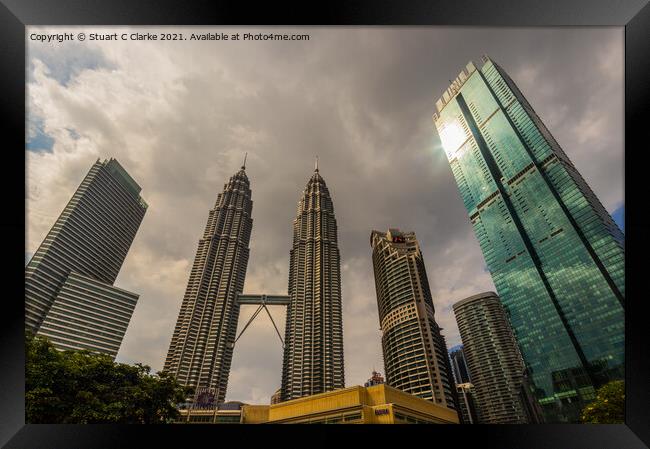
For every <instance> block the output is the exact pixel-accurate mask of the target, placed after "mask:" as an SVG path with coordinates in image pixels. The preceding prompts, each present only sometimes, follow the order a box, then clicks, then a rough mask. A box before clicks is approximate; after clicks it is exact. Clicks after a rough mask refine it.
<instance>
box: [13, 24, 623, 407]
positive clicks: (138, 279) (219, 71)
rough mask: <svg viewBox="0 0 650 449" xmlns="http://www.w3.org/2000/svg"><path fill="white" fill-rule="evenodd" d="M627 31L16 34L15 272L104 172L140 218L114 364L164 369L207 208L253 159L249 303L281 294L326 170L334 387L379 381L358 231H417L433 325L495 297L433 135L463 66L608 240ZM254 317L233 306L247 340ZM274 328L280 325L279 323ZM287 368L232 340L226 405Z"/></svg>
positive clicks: (368, 276)
mask: <svg viewBox="0 0 650 449" xmlns="http://www.w3.org/2000/svg"><path fill="white" fill-rule="evenodd" d="M65 31H67V32H73V33H75V34H76V33H78V32H81V31H83V32H85V33H86V34H87V35H88V34H89V33H92V32H103V33H112V32H117V33H118V34H119V33H122V32H129V33H130V32H133V31H141V32H146V31H149V32H152V31H156V32H162V31H164V32H183V33H185V34H186V36H189V34H190V33H192V32H194V33H198V32H207V31H212V32H215V31H225V32H228V33H235V32H240V33H243V32H246V31H249V32H254V33H257V32H261V31H274V32H287V33H292V32H296V33H307V34H309V35H310V37H311V39H310V40H309V41H300V42H296V41H294V42H278V41H276V42H272V41H266V42H246V41H240V42H234V41H229V42H224V41H216V42H215V41H208V42H196V41H193V42H190V41H183V42H160V41H158V42H132V41H127V42H121V41H117V42H113V41H109V42H99V43H98V42H90V41H88V40H86V41H85V42H83V43H80V42H78V41H74V42H64V43H49V44H48V43H41V42H37V41H30V40H29V35H30V34H31V33H34V32H38V33H43V32H65ZM623 37H624V35H623V28H559V27H557V28H548V29H545V28H538V29H517V28H503V29H501V28H451V27H395V28H385V27H362V28H340V27H329V28H325V27H321V28H306V27H305V28H232V27H228V28H218V29H217V28H211V29H201V28H191V29H190V28H185V29H180V28H178V29H177V28H169V27H167V28H137V29H135V28H126V29H123V28H105V27H96V28H88V27H65V28H63V27H60V28H41V27H28V29H27V38H28V45H27V50H28V62H27V64H28V65H27V76H28V86H27V100H28V115H27V118H26V120H27V126H28V135H27V152H26V155H27V156H26V158H27V173H26V179H27V190H26V191H27V198H26V200H27V230H26V231H27V236H26V252H27V253H26V259H27V258H29V257H30V256H31V254H32V253H33V252H34V251H35V250H36V249H37V248H38V245H39V244H40V242H41V241H42V239H43V238H44V237H45V235H46V234H47V232H48V230H49V229H50V227H51V226H52V225H53V223H54V221H55V220H56V218H57V217H58V215H59V214H60V212H61V211H62V209H63V208H64V207H65V204H66V203H67V201H68V200H69V199H70V197H71V196H72V194H73V193H74V191H75V189H76V188H77V186H78V185H79V183H80V182H81V180H82V179H83V177H84V176H85V175H86V173H87V171H88V169H89V168H90V166H91V165H92V164H93V163H94V162H95V160H96V159H97V158H102V159H104V158H110V157H114V158H116V159H118V161H119V162H120V163H121V164H122V165H123V166H124V167H125V168H126V170H127V171H128V172H129V173H130V174H131V175H132V176H133V178H134V179H135V180H136V181H137V182H138V183H139V184H140V186H142V193H141V194H142V197H143V198H144V199H145V200H146V201H147V203H148V204H149V209H148V211H147V213H146V215H145V218H144V220H143V222H142V225H141V226H140V229H139V231H138V234H137V236H136V238H135V240H134V242H133V245H132V246H131V250H130V252H129V254H128V256H127V258H126V260H125V263H124V265H123V267H122V270H121V272H120V275H119V277H118V278H117V281H116V284H115V285H116V286H118V287H120V288H124V289H127V290H130V291H133V292H135V293H138V294H139V295H140V299H139V301H138V304H137V306H136V309H135V312H134V314H133V318H132V320H131V323H130V325H129V328H128V330H127V333H126V336H125V338H124V341H123V343H122V347H121V349H120V352H119V354H118V357H117V360H118V361H121V362H125V363H135V362H142V363H146V364H148V365H150V366H151V367H152V368H153V369H154V370H156V371H157V370H160V369H162V366H163V361H164V357H165V355H166V352H167V349H168V345H169V341H170V339H171V335H172V331H173V327H174V324H175V322H176V318H177V314H178V311H179V309H180V304H181V300H182V298H183V294H184V291H185V287H186V284H187V280H188V277H189V271H190V268H191V264H192V262H193V259H194V255H195V251H196V249H197V244H198V239H199V238H200V236H201V235H202V233H203V228H204V226H205V223H206V220H207V217H208V210H209V209H211V208H212V207H213V206H214V202H215V200H216V196H217V194H218V193H219V192H220V191H221V190H222V189H223V185H224V183H225V182H226V181H227V179H228V177H230V176H231V175H232V174H234V173H235V172H236V171H237V170H238V169H239V166H240V165H241V162H242V158H243V156H244V153H245V152H248V162H247V170H246V171H247V173H248V176H249V179H250V181H251V188H252V192H253V220H254V221H253V232H252V237H251V242H250V248H251V253H250V261H249V263H248V271H247V276H246V283H245V287H244V291H245V292H247V293H269V294H273V293H275V294H286V291H287V279H288V263H289V249H290V245H291V239H292V225H291V224H292V220H293V218H294V216H295V212H296V203H297V201H298V199H299V197H300V194H301V192H302V190H303V188H304V187H305V185H306V183H307V180H308V179H309V177H310V176H311V173H312V171H313V165H314V158H315V156H316V155H318V156H319V160H320V162H319V168H320V173H321V175H322V176H323V178H324V179H325V181H326V183H327V185H328V188H329V190H330V193H331V194H332V197H333V201H334V209H335V213H336V218H337V222H338V231H339V248H340V252H341V270H342V299H343V311H344V313H343V330H344V332H343V333H344V343H345V345H344V348H345V375H346V385H348V386H351V385H359V384H363V382H365V380H366V379H367V378H368V377H369V376H370V372H371V371H372V370H373V369H377V370H379V371H381V372H383V361H382V356H381V340H380V331H379V319H378V315H377V305H376V304H377V303H376V296H375V287H374V279H373V274H372V264H371V258H370V255H371V249H370V244H369V239H370V232H371V230H373V229H377V230H381V231H385V230H386V229H387V228H388V227H397V228H401V229H403V230H405V231H415V233H416V234H417V237H418V239H419V240H420V243H421V245H422V248H423V253H424V258H425V263H426V268H427V272H428V276H429V282H430V284H431V288H432V292H433V295H434V297H433V302H434V306H435V308H436V320H437V321H438V323H439V324H440V325H441V326H442V327H443V329H444V330H443V334H444V336H445V338H446V339H447V345H448V347H451V346H454V345H456V344H458V343H460V337H459V335H458V329H457V326H456V323H455V319H454V316H453V311H452V310H451V306H452V304H454V303H455V302H457V301H459V300H461V299H463V298H465V297H467V296H470V295H473V294H476V293H480V292H482V291H486V290H493V289H494V286H493V283H492V280H491V278H490V275H489V273H488V272H487V271H486V268H485V262H484V260H483V256H482V254H481V251H480V248H479V245H478V242H477V240H476V238H475V237H474V234H473V232H472V228H471V225H470V222H469V219H468V217H467V213H466V211H465V209H464V207H463V204H462V201H461V198H460V194H459V192H458V188H457V187H456V184H455V182H454V179H453V176H452V173H451V170H450V168H449V164H448V163H447V160H446V157H445V155H444V152H443V150H442V148H441V147H440V141H439V139H438V136H437V133H436V132H435V130H434V126H433V123H432V120H431V115H432V113H433V112H434V108H435V101H436V100H437V99H438V98H439V97H440V96H441V95H442V93H443V91H444V90H445V89H446V88H447V86H448V84H449V80H453V79H454V78H455V77H456V76H457V75H458V73H459V72H460V70H461V69H462V68H463V67H464V66H465V65H466V64H467V62H468V61H470V60H474V61H475V62H477V63H479V62H480V57H481V55H482V54H488V55H489V56H490V57H492V59H494V60H495V61H496V62H497V63H498V64H500V65H501V66H502V67H503V68H504V69H505V70H506V71H507V72H508V73H509V74H510V76H511V77H512V78H513V80H514V81H515V82H516V83H517V84H518V85H519V87H520V88H521V90H522V91H523V93H524V95H525V96H526V97H527V98H528V100H529V101H530V103H531V104H532V106H533V107H534V108H535V110H536V111H537V113H538V114H539V115H540V116H541V118H542V120H543V121H544V122H545V123H546V125H547V126H548V127H549V129H550V131H551V132H552V133H553V135H554V136H555V137H556V139H557V140H558V142H559V143H560V145H561V146H562V147H563V148H564V150H565V151H566V153H567V155H568V156H569V157H570V158H571V160H572V161H573V162H574V164H575V165H576V167H577V168H578V170H579V171H580V172H581V173H582V175H583V176H584V178H585V179H586V180H587V182H588V183H589V184H590V186H591V187H592V189H593V190H594V191H595V193H596V195H597V196H598V197H599V198H600V200H601V202H602V203H603V204H604V206H605V208H606V209H607V210H608V211H610V213H613V214H614V215H615V217H616V218H617V220H618V222H619V223H621V221H622V219H621V217H622V212H623V210H624V201H623V198H624V196H623V183H624V177H623ZM254 310H255V306H245V307H243V308H242V313H241V315H240V320H239V328H240V329H241V328H242V327H243V325H244V324H245V322H246V321H247V320H248V318H249V317H250V315H251V314H252V313H253V312H254ZM272 313H273V316H274V318H275V319H276V322H277V323H278V324H279V326H280V329H283V328H284V318H285V310H284V307H276V308H275V309H274V310H273V311H272ZM281 366H282V351H281V347H280V342H279V340H278V338H277V336H276V335H275V331H274V330H273V326H272V324H271V322H270V320H269V319H268V316H266V315H265V314H260V315H259V316H258V317H257V318H256V320H255V322H254V324H253V325H251V327H249V328H248V329H247V331H246V333H245V334H244V335H243V337H242V338H241V339H240V340H239V341H238V342H237V346H236V348H235V354H234V357H233V365H232V370H231V374H230V381H229V384H228V393H227V400H241V401H244V402H249V403H268V401H269V398H270V396H271V395H272V394H273V393H274V391H275V390H276V389H277V388H279V386H280V377H281Z"/></svg>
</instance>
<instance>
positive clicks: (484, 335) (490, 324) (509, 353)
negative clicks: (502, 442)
mask: <svg viewBox="0 0 650 449" xmlns="http://www.w3.org/2000/svg"><path fill="white" fill-rule="evenodd" d="M453 308H454V314H455V315H456V321H457V322H458V330H459V331H460V338H461V340H462V341H463V350H464V352H465V358H466V360H467V367H468V368H469V375H470V377H471V378H472V384H473V385H474V396H475V400H476V408H477V412H478V418H479V421H480V422H481V424H523V423H526V422H527V418H526V414H525V410H524V408H523V405H522V403H521V400H520V390H521V386H522V380H523V378H522V377H523V373H524V362H523V360H522V359H521V354H520V353H519V349H518V348H517V342H516V341H515V337H514V335H513V333H512V329H511V328H510V324H509V323H508V318H507V317H506V314H505V311H504V310H503V307H502V306H501V302H500V301H499V297H498V296H497V295H496V294H494V293H492V292H486V293H481V294H478V295H474V296H470V297H469V298H466V299H463V300H462V301H459V302H457V303H456V304H454V306H453Z"/></svg>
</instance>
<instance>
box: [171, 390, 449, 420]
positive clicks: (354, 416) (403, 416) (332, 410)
mask: <svg viewBox="0 0 650 449" xmlns="http://www.w3.org/2000/svg"><path fill="white" fill-rule="evenodd" d="M180 413H181V417H180V419H179V422H183V423H203V424H208V423H212V424H220V423H223V424H225V423H233V424H234V423H241V424H458V414H457V413H456V411H455V410H451V409H448V408H446V407H442V406H440V405H438V404H434V403H432V402H431V401H426V400H424V399H420V398H418V397H416V396H413V395H410V394H407V393H404V392H402V391H399V390H396V389H395V388H391V387H389V386H388V385H385V384H381V385H374V386H371V387H365V388H364V387H360V386H354V387H348V388H342V389H339V390H334V391H328V392H326V393H320V394H316V395H313V396H303V397H302V398H298V399H293V400H291V401H287V402H282V403H279V404H272V405H249V404H241V403H233V405H232V406H230V407H226V406H225V405H221V406H219V407H218V408H214V409H212V410H197V409H192V408H186V409H182V410H180Z"/></svg>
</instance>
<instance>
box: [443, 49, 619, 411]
mask: <svg viewBox="0 0 650 449" xmlns="http://www.w3.org/2000/svg"><path fill="white" fill-rule="evenodd" d="M436 107H437V113H435V114H434V116H433V120H434V123H435V127H436V129H437V131H438V133H439V135H440V139H441V142H442V146H443V148H444V151H445V153H446V155H447V158H448V160H449V164H450V166H451V170H452V173H453V175H454V177H455V179H456V182H457V184H458V188H459V190H460V194H461V197H462V200H463V202H464V204H465V208H466V209H467V212H468V215H469V219H470V221H471V223H472V226H473V227H474V232H475V234H476V237H477V239H478V241H479V243H480V245H481V249H482V251H483V255H484V257H485V261H486V264H487V267H488V269H489V271H490V273H491V275H492V279H493V281H494V285H495V286H496V289H497V291H498V292H499V295H500V296H501V300H502V301H503V304H504V306H505V308H506V310H507V312H508V314H509V317H510V321H511V323H512V326H513V328H514V331H515V334H516V337H517V340H518V343H519V346H520V348H521V352H522V354H523V357H524V360H525V362H526V365H527V366H528V368H529V371H530V373H531V381H532V383H533V384H534V388H535V392H536V393H535V395H536V397H537V400H538V401H539V403H540V405H541V406H542V407H543V408H544V410H545V415H546V417H547V421H548V422H566V421H570V422H571V421H577V420H578V417H579V412H580V410H581V408H582V407H583V406H584V405H585V404H586V403H588V402H590V401H591V400H592V399H593V398H594V395H595V388H597V387H598V386H599V385H601V384H603V383H605V382H607V381H608V380H611V379H620V378H623V375H624V302H625V275H624V236H623V233H622V232H621V230H620V229H619V228H618V227H617V225H616V224H615V223H614V221H613V220H612V218H611V216H610V215H609V214H608V213H607V211H606V210H605V208H604V207H603V206H602V204H601V203H600V202H599V201H598V199H597V198H596V196H595V195H594V193H593V192H592V190H591V189H590V188H589V186H588V185H587V183H586V182H585V181H584V179H583V178H582V176H581V175H580V174H579V173H578V171H577V170H576V168H575V166H574V165H573V164H572V163H571V161H570V160H569V158H568V157H567V155H566V154H565V153H564V151H563V150H562V148H560V146H559V145H558V143H557V142H556V141H555V139H554V138H553V136H552V135H551V134H550V132H549V131H548V129H547V128H546V126H544V124H543V123H542V122H541V120H540V119H539V117H538V116H537V114H536V113H535V111H534V110H533V109H532V107H531V105H530V104H529V103H528V101H527V100H526V99H525V98H524V96H523V95H522V93H521V91H520V90H519V89H518V88H517V86H516V85H515V84H514V82H513V81H512V80H511V79H510V77H509V76H508V75H507V74H506V72H505V71H504V70H503V69H502V68H501V67H499V66H498V65H497V64H496V63H494V62H493V61H491V60H490V59H489V58H487V57H484V59H483V65H482V67H481V68H480V69H477V67H476V66H475V65H474V64H473V63H471V62H470V63H469V64H468V65H467V67H466V68H465V69H464V70H463V71H462V72H461V73H460V75H459V76H458V77H457V78H456V80H455V81H454V82H453V83H452V84H451V86H450V87H449V88H448V89H447V91H446V92H445V93H444V95H443V96H442V98H440V99H439V100H438V101H437V103H436Z"/></svg>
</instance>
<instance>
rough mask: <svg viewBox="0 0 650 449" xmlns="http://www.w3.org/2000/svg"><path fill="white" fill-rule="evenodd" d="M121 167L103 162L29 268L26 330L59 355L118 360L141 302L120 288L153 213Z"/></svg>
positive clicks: (85, 181) (92, 170) (81, 187)
mask: <svg viewBox="0 0 650 449" xmlns="http://www.w3.org/2000/svg"><path fill="white" fill-rule="evenodd" d="M140 190H141V189H140V186H138V184H137V183H136V182H135V181H134V180H133V178H131V176H129V174H128V173H127V172H126V171H125V170H124V168H122V166H121V165H120V164H119V163H118V162H117V161H116V160H115V159H108V160H104V161H102V162H100V161H99V159H98V160H97V162H95V163H94V164H93V166H92V167H91V168H90V171H89V172H88V174H87V175H86V177H85V178H84V179H83V181H82V182H81V184H80V185H79V187H78V188H77V191H76V192H75V193H74V195H73V196H72V199H70V201H69V202H68V204H67V205H66V206H65V208H64V209H63V212H62V213H61V215H60V216H59V218H58V219H57V220H56V222H55V223H54V226H52V229H50V232H49V233H48V234H47V236H46V237H45V240H43V242H42V243H41V245H40V246H39V248H38V250H37V251H36V253H34V256H33V257H32V259H31V260H30V261H29V263H28V264H27V267H26V268H25V327H26V330H27V331H28V332H29V333H32V334H37V335H41V336H45V337H47V338H48V339H49V340H50V341H51V342H52V343H53V344H54V346H55V347H56V348H58V349H60V350H66V349H70V350H80V349H88V350H91V351H94V352H101V353H105V354H109V355H111V356H112V357H115V356H116V355H117V352H118V350H119V348H120V345H121V344H122V338H123V337H124V333H125V332H126V328H127V326H128V325H129V321H130V320H131V316H132V314H133V310H134V309H135V305H136V302H137V300H138V295H137V294H135V293H130V292H127V291H125V290H122V289H119V288H116V287H113V283H114V282H115V279H116V278H117V275H118V273H119V271H120V268H121V267H122V263H123V262H124V259H125V258H126V255H127V253H128V251H129V248H130V247H131V243H132V242H133V239H134V238H135V234H136V233H137V231H138V228H139V227H140V223H141V222H142V219H143V218H144V214H145V212H146V210H147V204H146V203H145V202H144V200H143V199H142V198H141V197H140Z"/></svg>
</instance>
